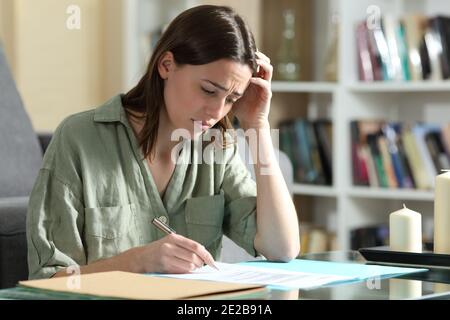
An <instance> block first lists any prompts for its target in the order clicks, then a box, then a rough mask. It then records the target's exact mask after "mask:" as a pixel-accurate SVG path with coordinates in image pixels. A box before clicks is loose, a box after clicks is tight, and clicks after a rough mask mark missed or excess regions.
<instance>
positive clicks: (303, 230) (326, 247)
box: [300, 223, 338, 255]
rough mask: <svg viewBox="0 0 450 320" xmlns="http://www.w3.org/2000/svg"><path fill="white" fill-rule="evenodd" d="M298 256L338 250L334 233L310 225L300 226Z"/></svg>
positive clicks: (302, 224)
mask: <svg viewBox="0 0 450 320" xmlns="http://www.w3.org/2000/svg"><path fill="white" fill-rule="evenodd" d="M300 243H301V246H300V254H301V255H303V254H307V253H318V252H326V251H335V250H338V244H337V237H336V233H334V232H331V231H328V230H326V229H325V228H323V227H320V226H315V225H312V224H310V223H301V224H300Z"/></svg>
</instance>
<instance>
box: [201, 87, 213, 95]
mask: <svg viewBox="0 0 450 320" xmlns="http://www.w3.org/2000/svg"><path fill="white" fill-rule="evenodd" d="M202 90H203V92H205V93H206V94H208V95H213V94H214V93H215V92H214V91H209V90H206V89H205V88H202Z"/></svg>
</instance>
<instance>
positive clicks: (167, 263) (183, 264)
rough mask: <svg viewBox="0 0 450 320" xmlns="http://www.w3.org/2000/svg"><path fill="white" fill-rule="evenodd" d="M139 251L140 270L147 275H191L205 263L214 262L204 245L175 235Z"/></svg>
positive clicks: (143, 247) (170, 235)
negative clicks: (155, 273) (190, 273)
mask: <svg viewBox="0 0 450 320" xmlns="http://www.w3.org/2000/svg"><path fill="white" fill-rule="evenodd" d="M139 249H140V250H138V251H137V255H138V256H137V263H138V264H139V265H140V268H139V269H142V270H143V271H144V272H147V273H148V272H158V273H189V272H191V271H193V270H195V269H196V268H200V267H202V266H203V265H204V264H205V263H208V262H212V263H213V262H214V258H213V257H212V256H211V254H210V253H209V252H208V251H207V250H206V249H205V247H204V246H203V245H201V244H200V243H198V242H196V241H193V240H191V239H188V238H186V237H183V236H182V235H179V234H175V233H172V234H169V235H167V236H165V237H164V238H161V239H159V240H157V241H154V242H152V243H149V244H148V245H145V246H142V247H140V248H139Z"/></svg>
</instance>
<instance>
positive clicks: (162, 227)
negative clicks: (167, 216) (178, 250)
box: [152, 218, 219, 270]
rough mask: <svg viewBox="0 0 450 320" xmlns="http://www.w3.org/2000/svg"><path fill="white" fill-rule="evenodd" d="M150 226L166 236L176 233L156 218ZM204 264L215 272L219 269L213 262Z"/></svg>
mask: <svg viewBox="0 0 450 320" xmlns="http://www.w3.org/2000/svg"><path fill="white" fill-rule="evenodd" d="M152 224H153V225H154V226H155V227H157V228H158V229H159V230H161V231H162V232H164V233H166V234H172V233H176V232H175V230H173V229H172V228H171V227H169V226H168V225H167V224H165V223H164V222H162V221H161V220H159V219H158V218H154V219H153V220H152ZM205 263H206V264H207V265H208V266H210V267H211V268H214V269H216V270H219V268H217V266H216V265H215V264H214V261H211V262H206V261H205Z"/></svg>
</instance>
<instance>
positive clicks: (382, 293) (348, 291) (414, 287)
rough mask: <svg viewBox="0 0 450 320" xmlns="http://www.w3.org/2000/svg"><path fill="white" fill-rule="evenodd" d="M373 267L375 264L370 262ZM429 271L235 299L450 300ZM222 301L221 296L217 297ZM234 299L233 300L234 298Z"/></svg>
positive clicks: (344, 255) (440, 278)
mask: <svg viewBox="0 0 450 320" xmlns="http://www.w3.org/2000/svg"><path fill="white" fill-rule="evenodd" d="M300 258H301V259H308V260H320V261H333V262H345V263H366V264H367V263H369V262H367V261H366V260H365V259H364V258H363V257H362V256H361V254H360V253H359V252H357V251H333V252H325V253H314V254H307V255H303V256H301V257H300ZM370 264H373V263H370ZM427 269H429V270H428V271H426V272H420V273H415V274H407V275H403V276H400V277H395V278H384V279H383V278H382V279H369V280H367V281H360V282H352V283H346V284H337V285H330V286H324V287H320V288H316V289H310V290H303V289H300V290H298V289H295V290H275V289H269V290H267V291H266V292H264V293H263V294H258V295H255V296H251V295H250V296H236V297H235V299H250V300H259V299H268V300H317V299H318V300H403V299H444V300H450V267H449V268H430V267H427ZM0 299H27V300H40V299H45V300H52V299H57V300H72V299H77V300H80V299H81V300H83V299H86V300H98V299H102V298H101V297H93V296H85V295H84V296H83V295H73V294H68V293H55V292H49V291H47V292H36V291H35V290H32V289H28V288H24V287H15V288H10V289H3V290H0ZM217 299H220V296H218V297H217ZM232 299H233V298H232Z"/></svg>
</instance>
